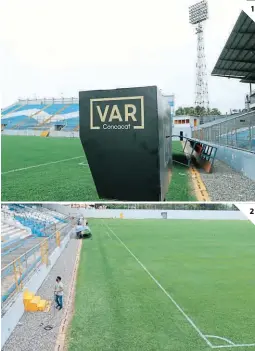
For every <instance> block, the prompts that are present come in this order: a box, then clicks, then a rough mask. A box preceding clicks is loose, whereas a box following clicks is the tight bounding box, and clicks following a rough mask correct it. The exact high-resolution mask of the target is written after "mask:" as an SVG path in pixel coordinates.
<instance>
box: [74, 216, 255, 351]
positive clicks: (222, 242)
mask: <svg viewBox="0 0 255 351" xmlns="http://www.w3.org/2000/svg"><path fill="white" fill-rule="evenodd" d="M90 225H91V227H92V230H93V240H85V241H84V242H83V247H82V252H81V259H80V265H79V270H78V278H77V286H76V298H75V312H74V316H73V319H72V322H71V326H70V329H69V332H68V350H69V351H79V350H80V351H82V350H85V349H86V350H91V351H93V350H95V351H96V350H116V351H119V350H125V351H126V350H127V351H129V350H140V351H145V350H146V351H147V350H168V351H187V350H188V351H191V350H196V351H206V350H210V349H211V348H210V347H209V346H208V345H207V344H206V342H205V341H204V340H203V339H202V338H201V337H200V336H199V334H198V333H197V331H196V330H195V329H194V328H193V327H192V326H191V324H190V323H189V322H188V321H187V320H186V319H185V318H184V316H183V315H182V314H181V313H180V311H179V310H178V309H177V308H176V306H175V305H174V304H173V303H172V302H171V300H170V299H169V298H168V297H167V296H166V294H165V293H164V292H163V291H162V290H161V289H160V288H159V287H158V286H157V284H156V283H155V282H154V281H153V280H152V279H151V278H150V277H149V276H148V274H147V273H146V272H145V271H144V269H143V268H142V267H141V265H139V263H138V262H137V261H136V260H135V259H134V257H132V255H131V254H130V252H128V251H127V250H126V249H125V247H124V246H123V245H122V244H121V243H120V242H119V241H118V240H117V239H116V237H115V236H114V234H113V232H114V233H115V234H116V235H117V236H118V237H119V238H120V239H121V240H122V241H123V242H124V244H125V245H126V246H127V247H128V248H129V250H131V252H132V253H133V254H134V255H135V256H136V257H137V258H138V259H139V260H140V261H141V262H142V264H144V265H145V266H146V268H147V269H148V271H149V272H150V273H151V274H152V275H153V276H154V277H155V279H157V280H158V281H159V283H160V284H161V285H162V286H163V288H164V289H166V291H167V292H168V293H169V294H171V296H172V297H173V299H174V300H175V301H176V302H177V303H178V304H179V305H180V307H181V308H182V309H183V310H184V312H185V313H186V314H187V315H188V316H189V317H190V318H191V319H192V320H193V322H194V323H195V325H196V326H197V327H198V328H199V329H200V330H201V332H202V333H203V334H205V335H215V336H220V337H225V338H228V339H230V340H231V341H232V342H234V343H236V344H237V343H238V344H239V343H240V344H244V343H248V344H250V343H251V344H252V343H255V336H254V335H255V333H254V306H255V294H254V288H255V281H254V227H253V225H252V224H251V223H250V222H248V221H247V222H246V221H205V220H204V221H190V220H185V221H183V220H182V221H179V220H172V221H163V220H162V221H160V220H140V221H135V220H118V219H116V220H106V221H102V220H91V223H90ZM111 230H112V231H113V232H112V231H111ZM209 340H210V341H211V343H212V345H214V346H216V345H217V346H219V345H227V343H226V342H225V341H223V340H219V339H218V340H217V339H209ZM227 350H229V351H247V350H249V351H253V350H255V347H253V346H252V347H249V348H247V347H235V348H231V347H230V348H227Z"/></svg>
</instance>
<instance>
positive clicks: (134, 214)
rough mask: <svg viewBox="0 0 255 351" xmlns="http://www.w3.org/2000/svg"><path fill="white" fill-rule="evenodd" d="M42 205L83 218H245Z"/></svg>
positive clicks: (214, 213) (208, 213) (238, 214)
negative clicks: (164, 215)
mask: <svg viewBox="0 0 255 351" xmlns="http://www.w3.org/2000/svg"><path fill="white" fill-rule="evenodd" d="M43 206H45V207H47V208H50V209H52V210H55V211H58V212H60V213H64V214H66V215H71V216H79V215H83V216H84V217H85V218H120V216H121V214H122V215H123V218H124V219H162V212H167V218H168V219H183V220H185V219H196V220H247V218H246V217H245V216H244V215H243V214H242V213H241V212H238V211H177V210H176V211H170V210H169V211H164V210H95V209H84V208H79V209H77V208H71V206H63V205H58V204H45V205H43Z"/></svg>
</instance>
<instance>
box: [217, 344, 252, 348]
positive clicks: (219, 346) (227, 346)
mask: <svg viewBox="0 0 255 351" xmlns="http://www.w3.org/2000/svg"><path fill="white" fill-rule="evenodd" d="M252 346H255V344H234V345H218V346H216V345H215V346H212V349H223V348H230V347H252Z"/></svg>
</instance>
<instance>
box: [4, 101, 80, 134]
mask: <svg viewBox="0 0 255 351" xmlns="http://www.w3.org/2000/svg"><path fill="white" fill-rule="evenodd" d="M78 124H79V104H78V99H61V100H57V99H44V100H32V101H28V100H19V101H18V102H17V103H15V104H13V105H12V106H10V107H7V108H5V109H3V110H2V118H1V125H2V130H3V129H14V130H15V129H18V130H22V129H23V130H25V129H37V130H38V129H39V130H40V129H42V130H45V129H46V130H52V131H54V130H61V129H65V130H67V131H72V130H75V129H76V128H77V126H78Z"/></svg>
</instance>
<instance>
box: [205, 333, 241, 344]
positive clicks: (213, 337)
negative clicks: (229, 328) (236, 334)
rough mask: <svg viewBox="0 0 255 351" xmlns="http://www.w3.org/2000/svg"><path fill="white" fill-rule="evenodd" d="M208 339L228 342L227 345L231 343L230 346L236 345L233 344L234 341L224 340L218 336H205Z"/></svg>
mask: <svg viewBox="0 0 255 351" xmlns="http://www.w3.org/2000/svg"><path fill="white" fill-rule="evenodd" d="M205 336H206V337H207V338H208V339H210V338H211V339H219V340H223V341H226V342H227V343H229V344H230V345H232V346H233V345H235V343H233V341H231V340H229V339H227V338H222V337H221V336H217V335H205Z"/></svg>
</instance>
